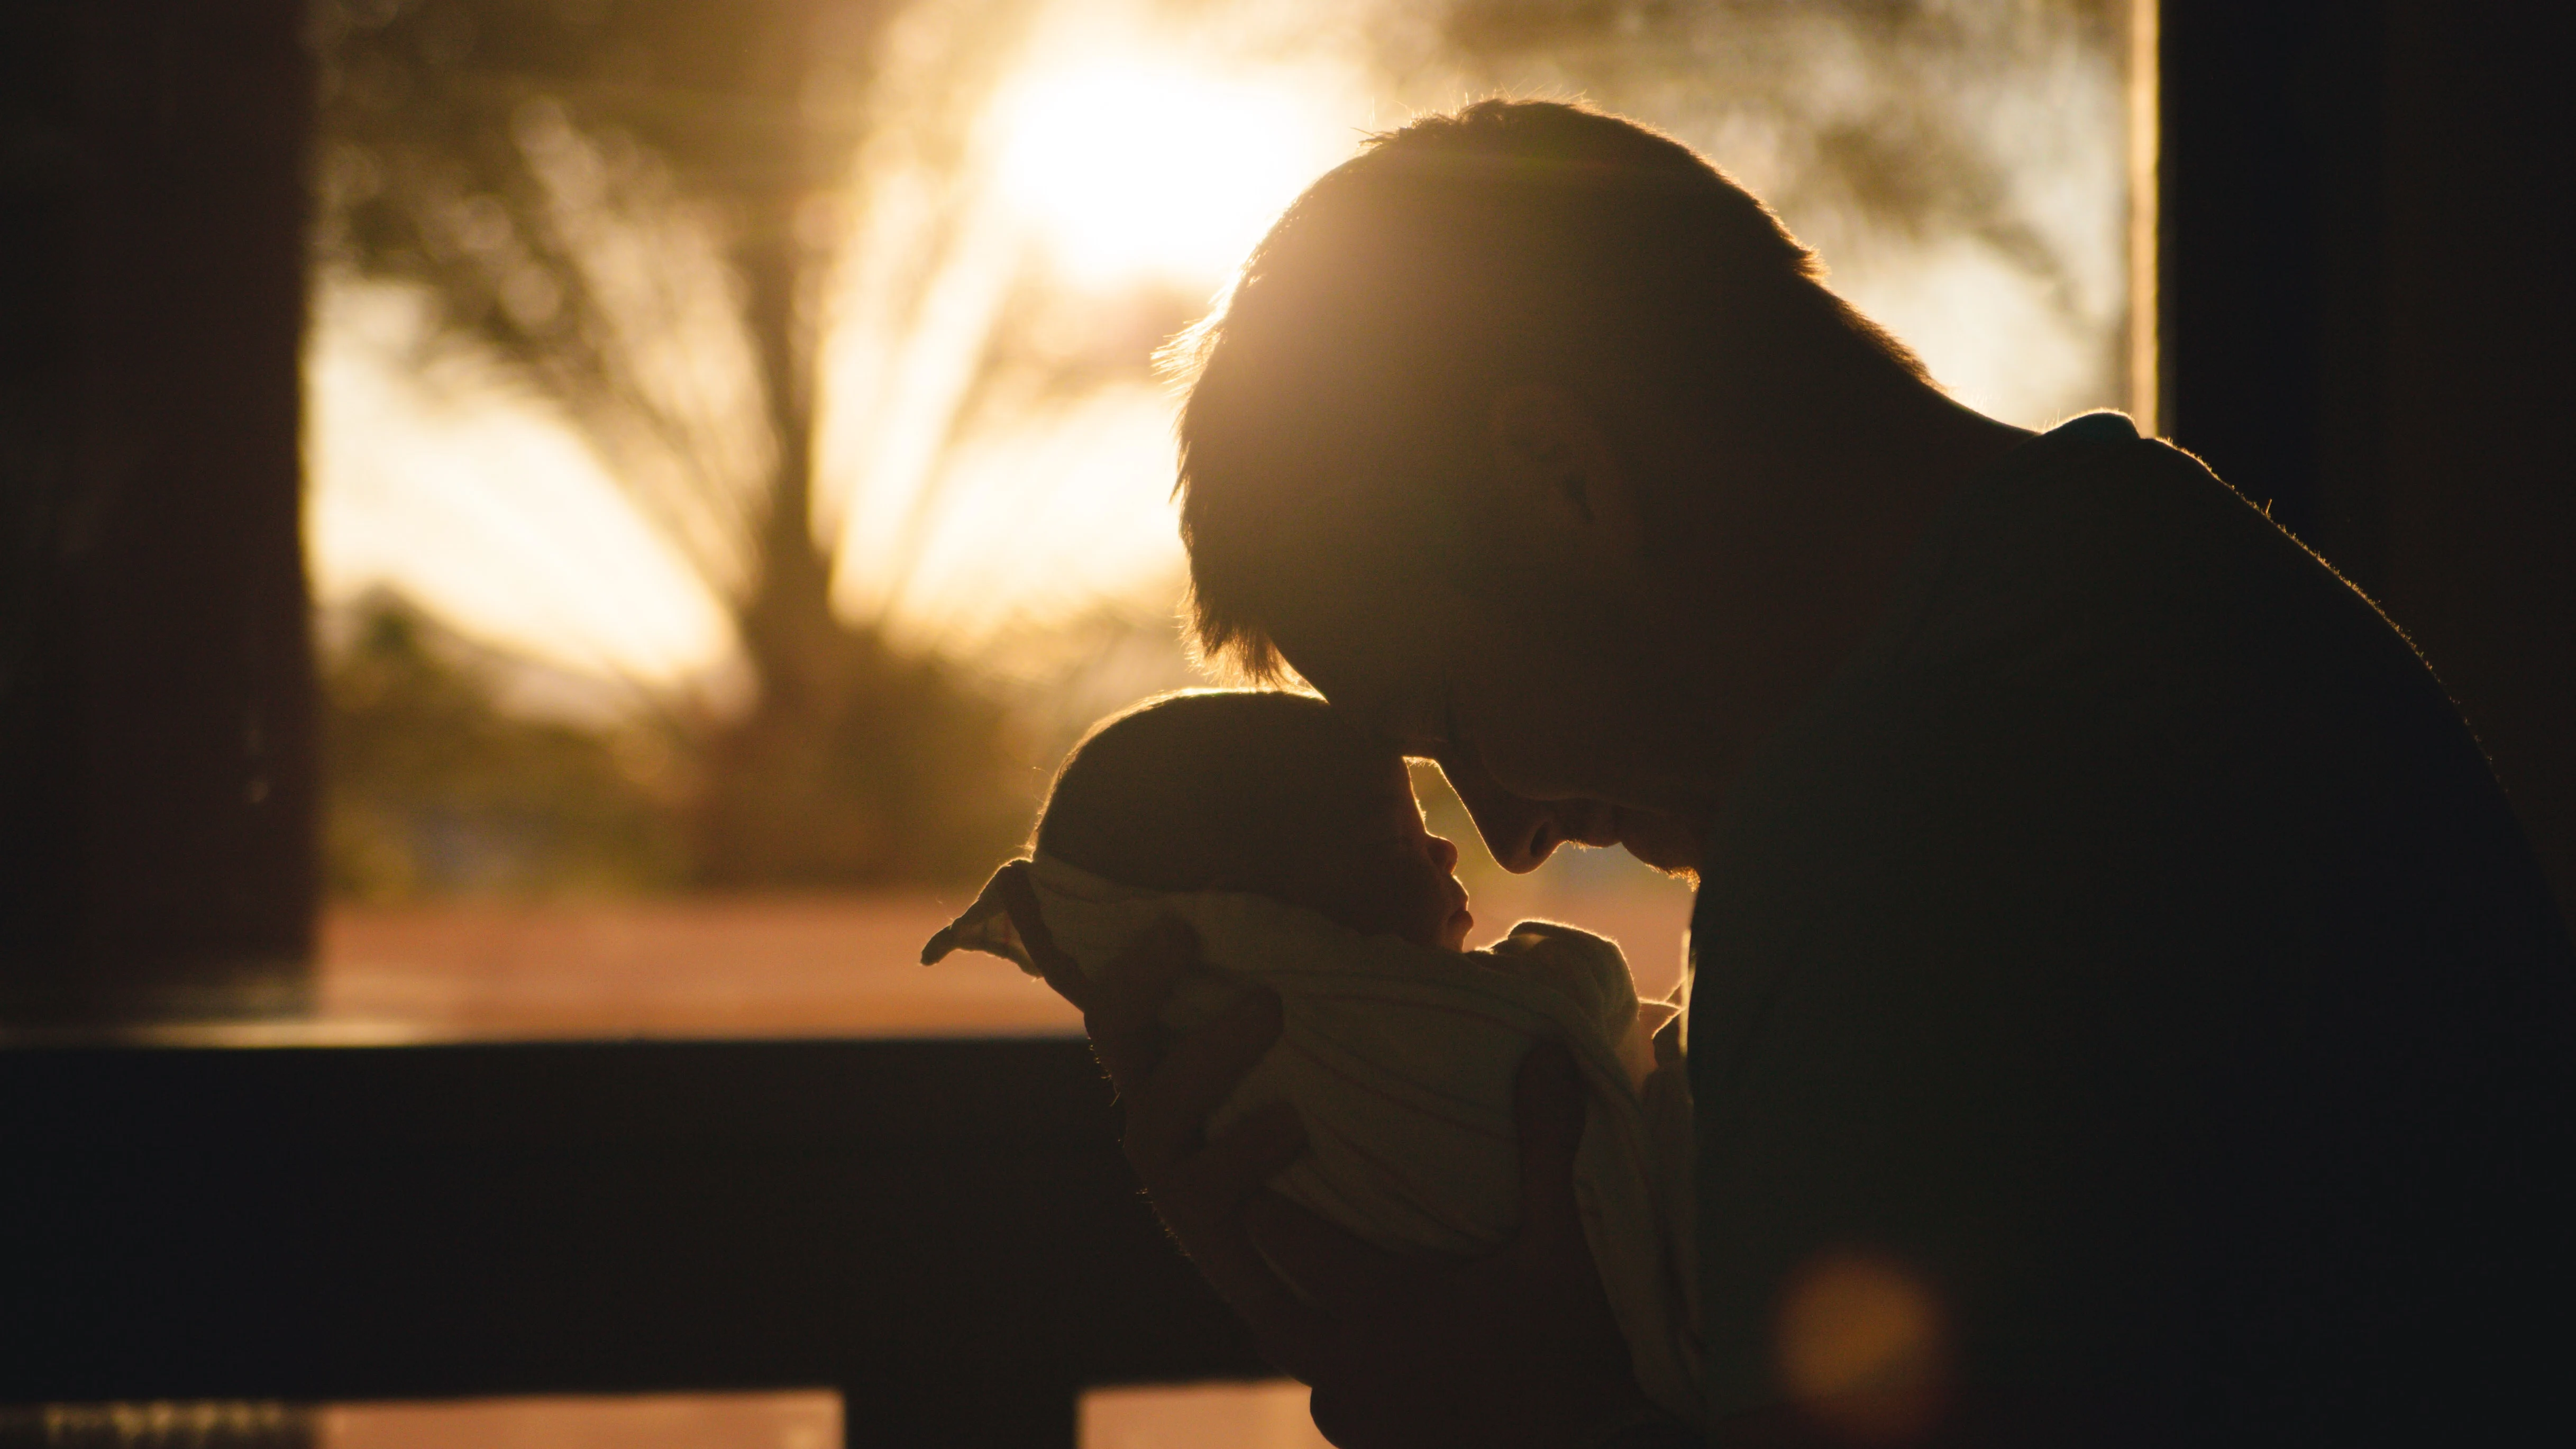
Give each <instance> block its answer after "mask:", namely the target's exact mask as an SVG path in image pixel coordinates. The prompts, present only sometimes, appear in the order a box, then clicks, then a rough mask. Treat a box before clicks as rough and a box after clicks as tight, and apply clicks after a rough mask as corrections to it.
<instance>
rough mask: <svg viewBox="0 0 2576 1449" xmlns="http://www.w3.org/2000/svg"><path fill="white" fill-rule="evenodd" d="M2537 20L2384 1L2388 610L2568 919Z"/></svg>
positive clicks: (2565, 338) (2565, 103) (2562, 466)
mask: <svg viewBox="0 0 2576 1449" xmlns="http://www.w3.org/2000/svg"><path fill="white" fill-rule="evenodd" d="M2549 13H2550V12H2549V10H2548V8H2547V7H2541V8H2538V9H2535V8H2534V7H2531V6H2529V5H2524V4H2517V3H2511V0H2403V3H2395V0H2392V3H2391V4H2390V7H2389V14H2390V23H2389V31H2388V47H2387V55H2388V68H2387V71H2386V76H2387V102H2386V109H2387V118H2388V141H2387V148H2386V168H2385V174H2384V177H2383V179H2382V182H2381V194H2382V196H2383V197H2384V198H2385V203H2384V204H2385V207H2386V214H2387V220H2386V222H2385V224H2384V237H2385V240H2384V246H2385V252H2386V258H2387V286H2386V291H2385V294H2384V301H2383V303H2382V305H2383V309H2384V316H2385V328H2386V332H2385V335H2386V339H2387V341H2386V349H2385V352H2384V361H2383V363H2382V366H2383V368H2384V372H2383V374H2382V376H2383V379H2384V382H2383V391H2384V394H2385V397H2386V400H2387V408H2386V413H2385V415H2384V417H2383V419H2382V421H2381V425H2380V428H2381V437H2382V446H2383V448H2384V449H2385V454H2384V456H2385V458H2386V480H2387V482H2386V499H2385V505H2384V506H2385V518H2386V537H2387V558H2386V565H2385V574H2384V576H2383V579H2384V582H2383V600H2384V602H2385V604H2386V607H2387V609H2388V612H2389V615H2390V617H2392V618H2394V619H2395V620H2396V621H2397V622H2398V624H2399V625H2400V626H2402V627H2403V628H2405V629H2406V630H2407V632H2408V633H2410V634H2412V635H2413V636H2414V638H2415V642H2416V643H2417V644H2418V645H2419V646H2421V647H2422V649H2423V650H2424V653H2425V656H2426V657H2427V658H2429V659H2431V660H2432V661H2433V667H2434V669H2435V670H2436V671H2437V672H2439V673H2440V674H2441V676H2442V681H2443V683H2445V684H2447V685H2449V686H2450V689H2451V694H2452V697H2453V698H2455V699H2457V700H2458V701H2459V702H2460V707H2461V710H2462V711H2463V712H2464V713H2466V714H2467V716H2468V719H2469V723H2470V724H2471V725H2472V726H2474V727H2475V728H2476V729H2477V731H2478V736H2479V739H2480V741H2481V742H2482V743H2484V744H2485V745H2486V747H2487V752H2488V755H2489V756H2490V757H2491V758H2492V759H2493V760H2494V761H2495V766H2496V773H2497V774H2498V775H2499V776H2501V777H2502V779H2503V780H2504V787H2505V793H2506V794H2507V795H2509V796H2511V797H2512V799H2513V802H2514V806H2515V808H2516V809H2517V810H2518V811H2519V812H2520V813H2521V815H2522V818H2523V824H2524V826H2525V828H2527V829H2528V830H2529V831H2530V832H2531V835H2532V840H2533V843H2534V844H2535V845H2536V846H2537V847H2538V848H2539V850H2540V855H2541V860H2542V863H2543V864H2545V865H2547V866H2548V867H2549V869H2550V874H2551V879H2552V882H2553V883H2554V884H2555V885H2556V886H2557V889H2558V901H2559V905H2560V906H2561V907H2562V908H2565V909H2576V461H2571V460H2576V446H2571V444H2570V442H2569V438H2568V429H2569V419H2570V417H2571V416H2576V340H2571V339H2576V270H2572V269H2576V246H2571V244H2570V242H2571V238H2576V184H2571V183H2570V181H2569V179H2568V157H2569V156H2570V155H2576V109H2572V108H2571V106H2570V104H2569V98H2568V83H2567V57H2566V49H2565V47H2564V46H2563V45H2560V44H2554V43H2551V42H2550V41H2549V40H2548V39H2547V35H2548V33H2549V30H2548V27H2547V26H2545V25H2543V24H2541V23H2540V21H2542V20H2543V19H2545V18H2546V17H2547V16H2548V15H2549Z"/></svg>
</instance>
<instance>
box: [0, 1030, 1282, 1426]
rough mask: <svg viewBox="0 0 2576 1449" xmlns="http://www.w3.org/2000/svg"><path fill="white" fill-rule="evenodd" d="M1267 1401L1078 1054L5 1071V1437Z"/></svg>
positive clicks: (446, 1057) (857, 1048)
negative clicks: (500, 1411) (1124, 1155)
mask: <svg viewBox="0 0 2576 1449" xmlns="http://www.w3.org/2000/svg"><path fill="white" fill-rule="evenodd" d="M1264 1372H1266V1370H1265V1368H1264V1366H1263V1365H1262V1364H1261V1362H1260V1361H1259V1359H1258V1358H1257V1357H1255V1355H1254V1354H1253V1353H1252V1351H1251V1349H1250V1346H1249V1344H1248V1343H1247V1341H1246V1339H1245V1337H1244V1335H1243V1333H1242V1331H1241V1329H1240V1328H1239V1327H1238V1326H1237V1325H1236V1324H1235V1323H1234V1321H1233V1320H1232V1318H1231V1317H1229V1316H1228V1314H1227V1313H1226V1311H1225V1309H1224V1307H1223V1306H1222V1305H1221V1304H1220V1303H1219V1302H1218V1301H1217V1300H1216V1299H1215V1297H1214V1296H1213V1295H1212V1294H1210V1293H1209V1292H1208V1291H1207V1290H1206V1289H1205V1288H1204V1287H1203V1286H1201V1284H1200V1283H1199V1282H1198V1280H1197V1279H1196V1277H1195V1275H1194V1274H1193V1273H1192V1271H1191V1269H1190V1268H1189V1266H1188V1265H1187V1264H1186V1263H1185V1262H1184V1261H1183V1260H1182V1259H1181V1258H1180V1256H1179V1255H1178V1254H1177V1253H1176V1252H1175V1251H1174V1250H1173V1248H1172V1247H1171V1245H1170V1244H1169V1243H1168V1242H1167V1241H1166V1240H1165V1239H1164V1237H1163V1235H1162V1233H1161V1231H1160V1229H1159V1227H1158V1226H1157V1225H1156V1223H1155V1221H1154V1219H1153V1216H1152V1214H1151V1213H1150V1211H1148V1209H1147V1208H1146V1206H1145V1204H1144V1203H1143V1201H1142V1200H1141V1199H1140V1198H1139V1196H1138V1195H1137V1192H1136V1186H1135V1181H1134V1177H1133V1175H1132V1174H1131V1173H1130V1172H1129V1170H1128V1168H1127V1166H1126V1164H1125V1162H1124V1161H1123V1160H1122V1159H1121V1158H1120V1156H1119V1154H1118V1150H1117V1145H1116V1136H1115V1111H1114V1108H1113V1106H1112V1103H1111V1101H1110V1096H1109V1091H1108V1088H1107V1086H1106V1084H1105V1083H1104V1082H1103V1081H1102V1080H1101V1078H1100V1074H1099V1071H1098V1069H1097V1068H1096V1067H1095V1066H1094V1065H1093V1063H1092V1061H1091V1059H1090V1054H1089V1052H1088V1051H1087V1049H1086V1048H1085V1047H1084V1046H1083V1044H1082V1043H1080V1042H1069V1041H1008V1042H1002V1041H988V1042H938V1043H929V1042H869V1043H858V1042H780V1043H727V1042H707V1043H596V1044H573V1045H563V1044H542V1045H475V1046H433V1047H353V1048H278V1049H239V1050H216V1049H184V1050H170V1049H155V1050H132V1049H117V1048H41V1049H16V1050H9V1051H5V1052H0V1403H6V1402H19V1403H27V1402H34V1401H56V1402H60V1401H66V1400H71V1401H91V1402H98V1401H113V1400H143V1399H233V1400H241V1399H250V1400H285V1401H308V1402H310V1401H326V1400H349V1399H389V1398H398V1399H419V1398H442V1397H451V1396H471V1395H494V1394H512V1393H537V1392H543V1393H625V1392H640V1391H662V1392H668V1391H674V1390H739V1389H759V1388H783V1387H812V1386H820V1385H830V1386H835V1387H837V1388H839V1389H840V1391H841V1393H842V1395H843V1397H844V1403H845V1409H844V1416H845V1421H846V1423H847V1424H848V1439H849V1442H850V1443H852V1444H881V1443H908V1444H940V1445H958V1446H966V1445H985V1444H989V1445H1011V1446H1029V1445H1048V1444H1055V1445H1069V1444H1071V1443H1072V1442H1073V1431H1074V1407H1075V1400H1076V1397H1077V1395H1078V1394H1079V1392H1080V1390H1081V1389H1082V1388H1084V1387H1085V1386H1089V1385H1097V1384H1109V1383H1132V1382H1150V1381H1173V1380H1187V1379H1202V1378H1229V1377H1249V1376H1255V1375H1259V1374H1262V1373H1264Z"/></svg>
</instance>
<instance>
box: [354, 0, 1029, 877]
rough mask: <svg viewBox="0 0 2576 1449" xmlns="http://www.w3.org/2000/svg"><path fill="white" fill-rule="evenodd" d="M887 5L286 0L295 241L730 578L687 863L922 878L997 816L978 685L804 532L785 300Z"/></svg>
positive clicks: (797, 365)
mask: <svg viewBox="0 0 2576 1449" xmlns="http://www.w3.org/2000/svg"><path fill="white" fill-rule="evenodd" d="M894 8H895V7H894V6H893V5H892V4H890V3H879V0H838V3H832V0H736V3H730V4H726V5H721V6H719V5H709V4H706V3H703V0H315V3H314V10H313V26H314V36H313V40H314V45H315V49H316V52H317V54H318V55H319V56H320V59H321V63H322V95H321V102H320V107H319V119H318V128H319V133H320V134H319V137H318V142H319V144H318V146H317V150H316V156H317V176H316V183H317V192H318V195H319V202H320V204H319V206H318V207H317V211H318V217H317V226H316V232H315V238H316V252H317V257H316V260H317V264H318V267H319V268H320V269H321V270H322V272H323V274H324V275H325V276H326V277H327V276H331V275H354V276H363V277H369V278H375V279H380V280H390V281H398V282H406V283H411V284H415V285H417V286H418V287H420V288H421V289H422V290H423V291H424V293H425V294H426V295H427V296H428V297H429V298H431V300H432V302H433V305H434V307H435V308H436V313H437V319H438V323H439V325H440V327H441V328H442V329H443V330H444V332H445V333H446V334H447V335H448V336H450V337H452V338H455V339H461V340H465V341H469V342H471V343H475V344H479V345H480V346H481V347H483V348H484V349H485V350H487V351H488V352H489V353H490V354H492V355H494V356H497V357H498V358H499V359H501V360H502V361H503V362H504V363H505V364H506V365H507V366H509V367H510V368H512V369H513V370H514V371H516V372H517V373H519V374H520V375H522V376H523V377H525V378H526V379H528V380H529V381H531V382H533V383H534V384H536V385H537V386H538V388H539V389H540V390H541V391H542V392H543V393H544V394H545V395H546V396H547V397H549V398H550V399H551V400H553V401H554V402H555V403H557V404H558V405H559V406H560V407H562V409H563V410H564V411H565V413H566V414H567V415H568V416H569V417H570V418H571V419H572V420H573V421H574V422H575V423H576V424H577V425H578V426H579V427H580V428H581V429H582V430H583V431H584V432H585V433H586V434H587V436H588V437H589V438H590V439H591V441H592V442H593V444H594V446H595V447H597V448H598V450H599V451H600V453H601V455H602V457H603V458H604V459H605V460H606V461H607V462H608V463H609V465H610V467H611V470H612V472H614V473H615V474H616V475H617V477H618V478H619V480H620V482H621V484H622V486H624V487H625V488H626V490H627V491H628V493H629V495H630V497H631V498H632V499H633V501H634V502H635V504H636V506H637V507H638V509H639V510H640V511H641V512H642V514H643V515H644V516H645V517H646V518H647V519H648V520H650V521H651V522H652V523H654V524H655V525H656V526H657V527H658V528H659V529H660V530H661V531H662V532H663V533H664V534H665V535H666V536H668V537H669V538H670V539H671V540H672V541H673V542H674V543H675V544H677V545H678V546H679V547H680V548H681V550H682V551H683V553H684V555H685V556H686V557H687V558H689V559H690V560H691V561H692V563H693V564H694V566H695V567H696V568H697V569H698V570H699V571H700V572H701V573H702V575H703V576H704V577H705V578H706V579H707V580H708V581H709V583H710V584H711V585H713V586H714V588H715V590H716V592H717V594H718V595H719V596H720V597H722V598H724V599H726V600H727V601H728V602H729V603H730V605H731V608H732V612H733V618H734V624H735V629H736V632H737V635H738V636H739V639H740V643H741V646H742V650H743V654H744V658H745V660H746V661H747V663H748V664H749V666H750V673H751V676H752V680H753V683H754V686H755V690H754V698H753V702H752V703H751V705H750V706H749V708H748V711H747V712H744V713H740V714H738V715H732V716H724V717H719V716H717V715H714V714H712V713H709V714H707V715H706V716H705V718H704V719H703V721H702V727H701V728H700V729H698V730H697V731H696V732H695V733H694V739H693V747H694V750H695V753H696V755H697V761H696V763H697V765H698V769H697V770H696V771H695V772H694V777H695V779H696V780H697V782H698V784H697V788H696V789H695V792H694V798H693V800H692V802H691V804H690V806H689V807H688V810H687V813H688V815H689V816H690V817H691V820H692V829H691V831H690V838H691V846H692V850H691V853H692V856H693V857H694V860H693V867H692V873H693V874H694V875H695V876H696V877H697V878H698V879H700V880H702V881H704V882H707V883H711V884H746V883H756V882H800V883H813V884H820V883H856V882H867V881H876V880H885V879H893V878H923V877H933V876H945V875H949V874H954V873H958V872H962V871H969V870H973V869H976V868H979V867H980V866H981V865H982V864H985V863H988V862H989V859H990V856H991V854H992V853H993V852H994V851H995V850H996V849H999V848H1001V847H1003V846H1006V845H1007V844H1008V843H1009V842H1010V840H1011V838H1012V836H1013V834H1014V833H1015V832H1016V831H1018V830H1019V829H1021V828H1023V827H1024V824H1025V820H1026V809H1027V802H1028V794H1029V790H1030V785H1029V772H1028V771H1027V770H1026V769H1025V768H1022V767H1023V766H1024V765H1025V763H1026V762H1025V760H1024V758H1023V754H1022V751H1021V750H1020V748H1019V747H1018V745H1017V743H1016V742H1015V739H1014V736H1013V733H1012V729H1011V721H1010V718H1009V716H1008V715H1007V713H1006V712H1005V711H1004V710H1002V709H1001V708H999V707H998V706H997V705H996V704H995V703H994V702H993V701H991V700H990V699H988V698H986V697H984V695H983V694H981V693H980V692H979V691H978V690H977V689H975V688H974V687H972V685H971V684H970V683H969V682H968V680H967V679H966V678H965V677H964V676H963V675H962V674H961V673H960V672H959V671H957V670H956V669H954V668H952V667H949V666H947V665H945V664H943V663H942V662H941V661H939V660H936V659H929V658H915V657H910V656H908V655H906V654H905V653H904V652H903V651H901V650H899V649H897V648H895V647H894V646H892V645H891V644H890V643H889V642H888V641H887V640H886V639H885V637H884V636H883V633H882V631H881V630H880V629H879V628H878V627H876V626H875V624H874V623H873V622H870V621H856V622H854V621H851V620H847V619H843V618H841V617H838V616H836V615H835V613H834V611H833V608H832V604H831V597H830V594H831V583H832V560H831V558H830V556H829V554H828V552H827V551H826V549H825V548H824V547H823V546H822V545H821V544H819V543H818V542H817V539H816V518H815V507H814V483H813V457H812V454H813V432H814V420H815V408H814V392H815V388H814V384H813V373H814V355H815V331H816V328H815V325H814V317H813V314H814V310H815V298H816V292H817V290H818V285H819V277H820V272H821V264H822V263H824V262H826V261H828V260H829V258H830V256H831V252H832V248H833V246H834V245H835V243H836V242H837V241H838V239H839V237H840V234H841V232H842V231H843V230H844V229H845V228H844V226H843V218H842V217H841V216H840V214H839V198H840V197H841V196H842V194H843V183H844V181H845V180H846V172H847V170H848V168H849V165H850V161H851V157H852V154H853V151H854V148H855V147H856V146H857V144H858V142H859V139H860V137H861V135H862V133H863V131H864V129H865V119H866V115H867V111H866V107H865V106H864V104H863V101H864V98H865V95H866V90H867V86H868V84H869V77H870V74H871V72H872V70H873V68H874V66H875V63H876V61H877V60H878V57H877V55H876V54H875V50H874V48H875V46H876V45H877V44H878V42H879V40H880V39H881V32H882V29H883V23H884V21H885V19H886V18H887V15H888V13H889V12H890V11H891V10H892V9H894ZM929 779H936V780H938V781H939V788H938V789H936V790H933V789H930V788H927V787H926V786H925V784H924V782H925V781H926V780H929Z"/></svg>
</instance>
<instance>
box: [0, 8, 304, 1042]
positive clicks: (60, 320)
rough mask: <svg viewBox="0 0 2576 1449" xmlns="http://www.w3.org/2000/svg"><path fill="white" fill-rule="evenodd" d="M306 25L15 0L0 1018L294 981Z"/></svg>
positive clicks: (2, 187)
mask: <svg viewBox="0 0 2576 1449" xmlns="http://www.w3.org/2000/svg"><path fill="white" fill-rule="evenodd" d="M302 10H303V6H302V5H301V4H300V3H299V0H18V3H14V4H12V5H9V6H7V7H5V8H0V16H5V18H0V57H5V59H0V70H5V75H0V93H5V99H0V117H5V122H0V124H5V126H6V128H7V134H6V145H5V148H0V168H5V169H0V308H5V320H0V488H4V489H5V494H6V502H5V504H0V528H5V535H0V546H4V547H5V548H6V550H7V552H6V562H5V568H6V581H5V593H0V598H5V608H6V611H7V612H6V615H5V618H0V1020H8V1021H12V1022H24V1021H28V1020H53V1021H63V1020H69V1021H75V1022H78V1021H90V1022H95V1021H101V1020H116V1019H125V1018H134V1017H149V1016H165V1015H173V1014H193V1013H200V1012H207V1011H219V1012H235V1011H240V1010H243V1009H253V1010H259V1009H273V1008H278V1007H283V1006H290V1005H292V1004H293V1003H294V1002H295V1001H296V1000H297V999H298V998H299V997H300V994H301V990H302V983H303V981H304V979H305V973H306V970H307V960H308V957H309V954H310V948H311V941H312V910H313V898H314V880H315V872H314V842H313V830H314V826H313V821H314V768H313V753H314V752H313V729H314V725H313V683H312V665H311V659H310V651H309V645H308V643H307V636H306V619H305V591H304V572H303V560H302V555H301V551H300V545H299V541H298V531H297V509H298V484H299V472H300V470H299V467H298V422H299V393H300V387H299V382H298V375H297V362H298V352H299V349H300V346H301V342H302V332H303V315H304V305H303V302H304V281H303V256H304V214H305V206H304V179H303V169H302V157H303V154H304V148H305V139H306V133H307V131H308V130H309V127H310V117H311V109H312V86H311V70H310V64H309V61H308V58H307V56H306V54H305V53H304V50H303V48H302V45H301V22H302Z"/></svg>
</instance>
